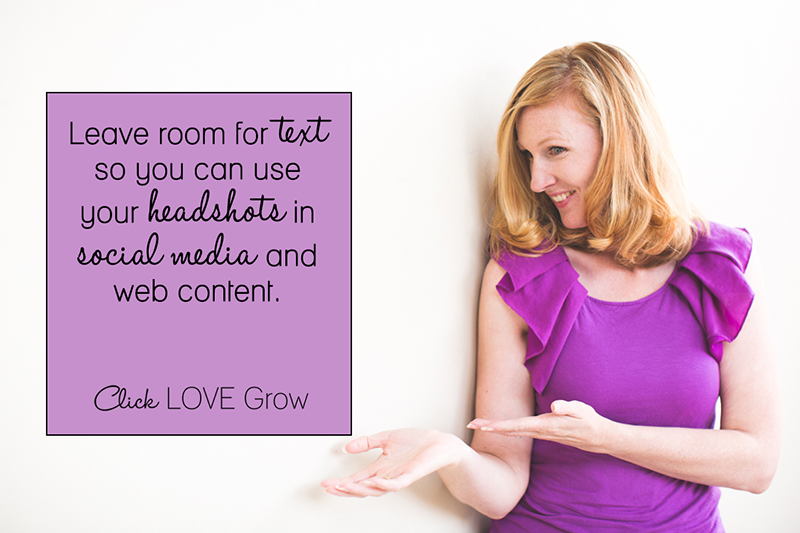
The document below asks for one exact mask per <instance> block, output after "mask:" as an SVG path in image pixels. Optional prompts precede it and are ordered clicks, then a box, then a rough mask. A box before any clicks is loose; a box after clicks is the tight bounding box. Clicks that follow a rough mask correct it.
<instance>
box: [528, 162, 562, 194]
mask: <svg viewBox="0 0 800 533" xmlns="http://www.w3.org/2000/svg"><path fill="white" fill-rule="evenodd" d="M555 182H556V178H555V176H553V174H552V173H551V172H550V169H549V168H548V167H547V165H545V164H543V163H542V162H540V161H537V158H534V159H533V160H531V190H532V191H533V192H544V191H545V190H546V189H547V188H548V187H550V186H551V185H553V184H554V183H555Z"/></svg>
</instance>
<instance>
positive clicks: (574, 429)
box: [467, 400, 613, 453]
mask: <svg viewBox="0 0 800 533" xmlns="http://www.w3.org/2000/svg"><path fill="white" fill-rule="evenodd" d="M550 409H551V411H552V412H550V413H544V414H541V415H537V416H526V417H524V418H515V419H512V420H485V419H482V418H476V419H475V420H473V421H472V422H470V423H469V424H468V425H467V427H468V428H470V429H474V430H477V431H488V432H492V433H496V434H498V435H504V436H508V437H517V438H520V437H530V438H534V439H542V440H549V441H553V442H558V443H560V444H564V445H567V446H572V447H574V448H579V449H581V450H585V451H588V452H597V453H603V445H604V442H605V440H606V435H607V434H608V432H609V431H611V429H612V428H611V426H612V425H613V422H612V421H610V420H609V419H607V418H603V417H602V416H600V415H598V414H597V412H596V411H595V410H594V409H593V408H592V407H591V406H589V405H586V404H585V403H583V402H578V401H572V402H568V401H564V400H556V401H554V402H553V403H552V405H551V406H550Z"/></svg>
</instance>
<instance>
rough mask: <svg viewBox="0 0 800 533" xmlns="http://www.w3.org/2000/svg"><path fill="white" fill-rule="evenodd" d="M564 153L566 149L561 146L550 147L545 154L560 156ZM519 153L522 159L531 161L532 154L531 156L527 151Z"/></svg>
mask: <svg viewBox="0 0 800 533" xmlns="http://www.w3.org/2000/svg"><path fill="white" fill-rule="evenodd" d="M566 151H567V149H566V148H564V147H563V146H551V147H550V148H548V149H547V153H548V154H550V155H551V156H557V155H561V154H563V153H564V152H566ZM521 152H522V157H524V158H525V159H528V160H531V159H533V154H531V153H530V152H529V151H528V150H521Z"/></svg>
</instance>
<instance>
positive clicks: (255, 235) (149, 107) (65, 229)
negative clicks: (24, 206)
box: [47, 93, 352, 435]
mask: <svg viewBox="0 0 800 533" xmlns="http://www.w3.org/2000/svg"><path fill="white" fill-rule="evenodd" d="M351 139H352V135H351V94H350V93H48V95H47V434H48V435H123V434H124V435H211V434H216V435H279V434H284V435H289V434H291V435H347V434H350V432H351V217H352V210H351V153H352V151H351ZM215 208H216V209H215ZM123 248H124V250H123Z"/></svg>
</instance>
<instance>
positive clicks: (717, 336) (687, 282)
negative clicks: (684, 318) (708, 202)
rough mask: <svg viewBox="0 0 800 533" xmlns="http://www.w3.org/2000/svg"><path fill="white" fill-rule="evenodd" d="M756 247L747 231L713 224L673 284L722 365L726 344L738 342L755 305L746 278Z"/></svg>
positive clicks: (682, 265) (689, 256)
mask: <svg viewBox="0 0 800 533" xmlns="http://www.w3.org/2000/svg"><path fill="white" fill-rule="evenodd" d="M752 247H753V239H752V237H750V234H749V233H747V230H744V229H737V228H729V227H727V226H723V225H721V224H714V223H712V224H710V231H709V233H708V234H707V235H703V236H701V237H700V238H699V239H698V240H697V243H695V245H694V247H693V248H692V250H691V251H690V252H689V254H688V255H687V256H686V257H685V258H683V260H681V261H680V263H679V264H678V265H677V266H676V272H675V274H674V275H673V276H672V277H671V279H670V281H669V283H670V284H671V285H672V286H674V287H675V288H676V289H678V291H680V293H681V294H682V295H683V296H684V298H686V300H687V301H688V303H689V306H690V307H691V309H692V312H693V313H694V315H695V318H697V321H698V322H699V323H700V325H701V326H702V327H703V330H704V331H705V333H706V337H707V338H708V350H709V352H710V353H711V355H712V356H713V357H714V359H716V360H717V361H718V362H719V361H721V360H722V349H723V344H722V343H723V341H726V342H731V341H732V340H733V339H735V338H736V336H737V335H738V334H739V330H741V329H742V325H743V324H744V320H745V318H746V317H747V313H748V311H749V310H750V305H751V304H752V303H753V290H752V289H751V288H750V285H749V284H748V283H747V280H746V279H745V277H744V272H745V269H746V268H747V263H748V262H749V261H750V252H751V251H752Z"/></svg>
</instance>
